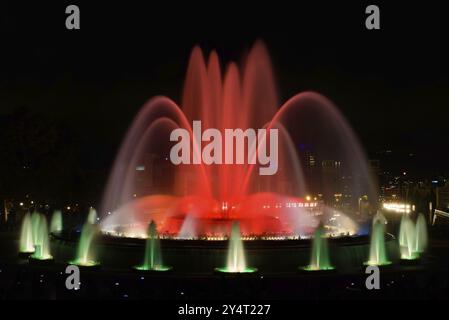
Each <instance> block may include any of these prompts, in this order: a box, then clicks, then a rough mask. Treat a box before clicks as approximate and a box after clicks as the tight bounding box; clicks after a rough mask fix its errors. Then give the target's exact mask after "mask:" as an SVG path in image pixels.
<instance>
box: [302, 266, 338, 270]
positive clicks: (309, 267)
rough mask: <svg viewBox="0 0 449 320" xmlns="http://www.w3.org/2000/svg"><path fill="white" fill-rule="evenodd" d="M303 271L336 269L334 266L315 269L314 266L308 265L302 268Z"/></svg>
mask: <svg viewBox="0 0 449 320" xmlns="http://www.w3.org/2000/svg"><path fill="white" fill-rule="evenodd" d="M301 269H302V270H304V271H326V270H335V268H334V267H332V266H329V267H320V268H317V267H314V266H312V265H308V266H306V267H302V268H301Z"/></svg>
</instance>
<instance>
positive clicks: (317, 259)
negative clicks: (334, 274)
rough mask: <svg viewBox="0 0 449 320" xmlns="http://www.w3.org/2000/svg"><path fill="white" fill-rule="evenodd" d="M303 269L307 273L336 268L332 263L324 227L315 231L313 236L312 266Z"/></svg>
mask: <svg viewBox="0 0 449 320" xmlns="http://www.w3.org/2000/svg"><path fill="white" fill-rule="evenodd" d="M302 269H303V270H305V271H329V270H334V267H333V266H332V265H331V263H330V259H329V249H328V244H327V239H326V234H325V232H324V228H323V226H322V225H320V226H319V227H318V228H317V229H316V230H315V234H314V236H313V244H312V253H311V256H310V264H309V265H308V266H306V267H303V268H302Z"/></svg>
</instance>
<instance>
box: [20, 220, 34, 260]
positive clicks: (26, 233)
mask: <svg viewBox="0 0 449 320" xmlns="http://www.w3.org/2000/svg"><path fill="white" fill-rule="evenodd" d="M19 252H21V253H33V252H34V241H33V227H32V223H31V216H30V214H29V213H27V214H25V216H24V217H23V221H22V228H21V231H20V243H19Z"/></svg>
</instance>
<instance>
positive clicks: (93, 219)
mask: <svg viewBox="0 0 449 320" xmlns="http://www.w3.org/2000/svg"><path fill="white" fill-rule="evenodd" d="M87 222H88V223H90V224H95V223H97V210H95V209H94V208H92V207H91V208H90V209H89V213H88V214H87Z"/></svg>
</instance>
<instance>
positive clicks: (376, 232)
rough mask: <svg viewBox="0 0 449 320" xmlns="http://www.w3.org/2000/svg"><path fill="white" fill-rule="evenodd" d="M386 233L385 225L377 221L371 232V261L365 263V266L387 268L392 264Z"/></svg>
mask: <svg viewBox="0 0 449 320" xmlns="http://www.w3.org/2000/svg"><path fill="white" fill-rule="evenodd" d="M384 233H385V229H384V225H382V223H381V222H380V221H379V220H376V221H375V222H374V224H373V228H372V230H371V241H370V250H369V260H368V261H367V262H365V265H370V266H385V265H389V264H391V261H389V260H388V258H387V252H386V248H385V235H384Z"/></svg>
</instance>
